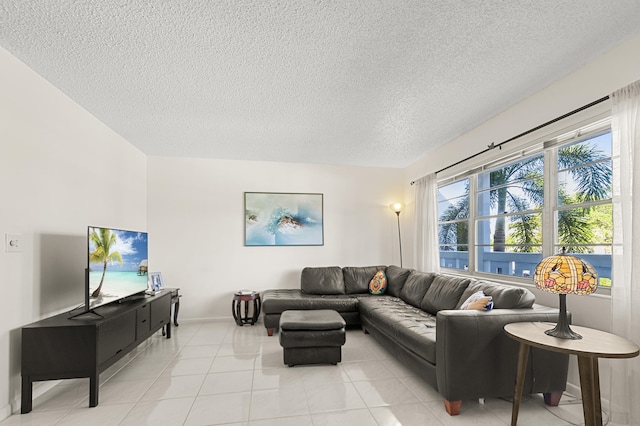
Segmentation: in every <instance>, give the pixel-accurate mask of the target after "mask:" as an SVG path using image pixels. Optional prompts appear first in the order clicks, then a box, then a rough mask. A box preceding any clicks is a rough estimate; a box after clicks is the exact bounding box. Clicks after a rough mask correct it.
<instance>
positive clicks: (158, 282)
mask: <svg viewBox="0 0 640 426" xmlns="http://www.w3.org/2000/svg"><path fill="white" fill-rule="evenodd" d="M149 287H150V290H151V291H153V292H158V291H160V290H162V289H163V288H164V282H163V281H162V274H161V273H160V272H150V273H149Z"/></svg>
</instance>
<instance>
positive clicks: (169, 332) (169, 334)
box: [165, 320, 171, 339]
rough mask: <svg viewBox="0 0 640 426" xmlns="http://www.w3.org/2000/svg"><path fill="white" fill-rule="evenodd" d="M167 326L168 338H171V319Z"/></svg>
mask: <svg viewBox="0 0 640 426" xmlns="http://www.w3.org/2000/svg"><path fill="white" fill-rule="evenodd" d="M165 327H167V339H171V320H169V322H168V323H167V325H165Z"/></svg>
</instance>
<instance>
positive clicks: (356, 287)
mask: <svg viewBox="0 0 640 426" xmlns="http://www.w3.org/2000/svg"><path fill="white" fill-rule="evenodd" d="M385 269H386V267H385V266H345V267H344V268H342V274H343V276H344V289H345V292H346V294H361V293H368V292H369V282H370V281H371V278H373V276H374V275H375V274H376V272H378V271H383V272H384V270H385Z"/></svg>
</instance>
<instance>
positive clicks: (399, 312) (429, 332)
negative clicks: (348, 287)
mask: <svg viewBox="0 0 640 426" xmlns="http://www.w3.org/2000/svg"><path fill="white" fill-rule="evenodd" d="M359 309H360V316H361V317H362V318H367V319H368V320H369V321H370V322H371V323H373V324H375V328H376V329H377V330H378V331H379V332H381V333H383V334H385V335H386V336H387V337H388V338H389V339H392V340H393V341H394V342H395V343H396V344H397V345H399V346H401V347H402V348H404V349H405V350H408V351H410V352H413V353H414V354H416V356H419V357H420V358H423V359H425V360H427V361H429V362H430V363H431V364H435V363H436V317H435V315H431V314H429V313H427V312H425V311H423V310H422V309H420V308H416V307H413V306H410V305H408V304H407V303H405V302H404V301H402V299H399V298H397V297H389V296H384V297H369V298H366V299H360V306H359Z"/></svg>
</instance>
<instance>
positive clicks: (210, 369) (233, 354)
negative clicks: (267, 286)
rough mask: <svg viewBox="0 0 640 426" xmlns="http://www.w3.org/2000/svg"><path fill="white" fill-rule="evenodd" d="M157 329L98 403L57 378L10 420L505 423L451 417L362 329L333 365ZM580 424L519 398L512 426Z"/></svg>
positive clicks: (482, 411)
mask: <svg viewBox="0 0 640 426" xmlns="http://www.w3.org/2000/svg"><path fill="white" fill-rule="evenodd" d="M172 331H173V337H172V338H171V339H165V338H163V337H162V336H161V334H160V333H156V335H154V336H153V337H152V338H150V339H149V340H148V341H147V342H145V343H144V344H142V345H141V346H140V347H138V348H137V349H136V350H135V351H133V352H132V353H131V354H130V355H128V356H127V357H126V358H125V359H123V360H121V361H120V362H118V363H117V364H116V365H114V366H112V367H111V368H110V369H109V370H107V371H105V372H104V373H103V374H102V375H101V377H100V384H101V386H100V395H99V401H100V404H99V405H98V406H97V407H95V408H89V407H88V392H89V384H88V383H89V382H88V379H76V380H64V381H61V382H60V383H59V384H57V385H56V386H54V387H53V388H52V389H51V390H49V391H47V392H45V393H44V394H43V395H41V396H40V397H38V398H36V399H35V400H34V403H33V407H34V408H33V411H32V412H31V413H29V414H25V415H20V414H14V415H13V416H11V417H9V418H7V419H5V420H4V421H2V422H0V426H12V425H39V426H40V425H143V424H148V425H154V426H158V425H189V426H191V425H221V424H224V425H256V426H257V425H260V426H266V425H278V426H287V425H292V426H294V425H295V426H303V425H315V426H320V425H332V426H335V425H349V426H358V425H508V424H509V423H510V419H511V403H510V402H508V401H505V400H502V399H488V400H486V401H485V402H484V404H482V403H480V402H479V401H464V402H463V403H462V412H461V414H460V415H459V416H454V417H451V416H449V415H448V414H447V413H446V412H445V410H444V407H443V402H442V397H441V396H440V395H439V394H438V393H437V392H435V391H434V390H433V389H432V388H431V387H429V386H428V385H426V384H425V383H424V382H423V381H422V380H420V379H419V378H417V377H416V376H415V375H414V374H412V372H411V371H409V370H407V369H406V368H405V367H404V366H403V365H402V364H400V363H399V362H396V361H395V360H394V359H393V358H392V357H391V355H390V354H389V353H388V352H386V351H385V349H384V348H383V347H382V346H381V345H379V344H378V343H377V342H376V341H375V340H374V339H373V338H372V337H371V336H370V335H365V334H363V333H362V332H361V331H360V330H359V329H352V330H348V331H347V343H346V345H345V346H344V347H343V349H342V362H341V363H339V364H338V365H337V366H332V365H318V366H297V367H293V368H289V367H287V366H285V365H283V363H282V348H281V347H280V345H279V343H278V337H277V335H275V336H273V337H268V336H267V333H266V331H265V328H264V326H263V325H262V324H256V325H254V326H248V325H245V326H244V327H238V326H237V325H235V323H234V322H233V321H232V320H229V321H183V322H182V323H181V324H180V326H179V327H175V328H173V330H172ZM580 423H582V406H581V405H580V400H576V399H573V398H572V397H571V396H570V395H565V396H564V397H563V401H562V403H561V405H560V406H559V407H555V408H551V407H546V406H545V405H544V404H543V402H542V399H541V397H540V395H534V396H532V397H530V398H528V399H527V400H526V401H525V402H523V404H522V406H521V408H520V416H519V421H518V424H519V425H545V426H553V425H570V424H580Z"/></svg>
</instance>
